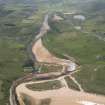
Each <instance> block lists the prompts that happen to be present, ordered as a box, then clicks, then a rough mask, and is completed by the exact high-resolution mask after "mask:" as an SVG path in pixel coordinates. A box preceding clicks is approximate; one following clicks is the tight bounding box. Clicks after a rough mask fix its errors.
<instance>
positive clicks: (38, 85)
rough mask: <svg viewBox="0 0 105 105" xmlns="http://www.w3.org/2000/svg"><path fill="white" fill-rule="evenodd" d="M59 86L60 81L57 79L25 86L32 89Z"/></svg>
mask: <svg viewBox="0 0 105 105" xmlns="http://www.w3.org/2000/svg"><path fill="white" fill-rule="evenodd" d="M61 87H62V86H61V83H60V81H58V80H54V81H48V82H43V83H35V84H31V85H27V88H29V89H31V90H34V91H44V90H53V89H59V88H61Z"/></svg>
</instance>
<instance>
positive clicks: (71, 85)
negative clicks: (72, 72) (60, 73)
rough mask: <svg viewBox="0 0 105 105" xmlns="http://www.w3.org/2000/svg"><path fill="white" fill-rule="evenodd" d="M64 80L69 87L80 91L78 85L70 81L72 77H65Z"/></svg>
mask: <svg viewBox="0 0 105 105" xmlns="http://www.w3.org/2000/svg"><path fill="white" fill-rule="evenodd" d="M65 80H66V82H67V84H68V87H69V88H71V89H74V90H78V91H80V90H79V88H78V86H77V85H76V84H75V83H74V82H73V81H72V79H70V77H68V76H67V77H65Z"/></svg>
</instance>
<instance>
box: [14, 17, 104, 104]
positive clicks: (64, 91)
mask: <svg viewBox="0 0 105 105" xmlns="http://www.w3.org/2000/svg"><path fill="white" fill-rule="evenodd" d="M47 19H48V17H47ZM45 21H46V19H45ZM45 23H46V24H45ZM42 30H43V31H42ZM48 30H49V26H48V22H47V21H46V22H44V23H43V27H42V28H41V31H42V32H40V33H39V34H38V36H37V37H36V38H37V39H38V40H37V42H36V43H35V44H34V46H33V47H32V51H33V53H34V54H35V57H36V59H37V61H39V62H47V63H53V64H54V63H55V64H61V65H66V66H68V65H72V64H73V62H72V61H69V60H65V59H60V58H57V57H55V56H53V55H52V54H51V53H50V52H49V51H48V50H47V49H46V48H45V47H44V46H43V44H42V40H41V38H40V37H42V36H43V35H44V34H45V33H47V31H48ZM43 82H44V81H43ZM32 83H33V82H29V83H23V84H20V85H19V86H17V88H16V93H17V96H18V100H19V102H20V105H24V103H23V101H22V99H21V94H22V93H25V94H26V95H28V96H30V97H31V98H32V99H33V101H35V103H36V102H39V100H40V99H45V98H51V100H52V101H51V105H82V104H80V101H91V102H95V103H99V104H91V105H105V97H103V96H96V95H93V94H88V93H86V92H78V91H74V90H71V89H69V88H68V87H67V86H66V87H62V88H60V89H57V90H48V91H32V90H29V89H28V88H26V84H32ZM34 83H36V82H34ZM63 83H65V82H64V80H63ZM37 105H38V104H37ZM84 105H85V104H84ZM88 105H90V104H88Z"/></svg>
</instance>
